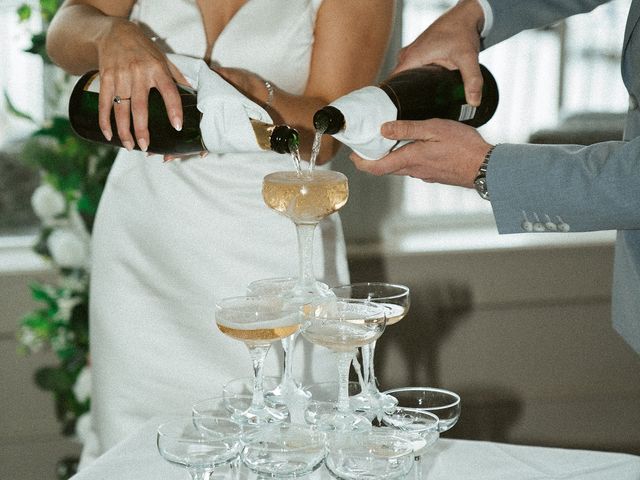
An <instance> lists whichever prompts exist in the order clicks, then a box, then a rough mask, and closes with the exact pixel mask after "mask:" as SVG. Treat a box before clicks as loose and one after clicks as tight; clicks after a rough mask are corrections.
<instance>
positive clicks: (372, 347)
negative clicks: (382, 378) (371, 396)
mask: <svg viewBox="0 0 640 480" xmlns="http://www.w3.org/2000/svg"><path fill="white" fill-rule="evenodd" d="M368 347H369V389H370V390H371V391H373V392H377V391H378V382H377V380H376V371H375V366H374V361H373V359H374V357H375V354H376V341H375V340H374V341H373V342H371V343H370V344H369V345H368Z"/></svg>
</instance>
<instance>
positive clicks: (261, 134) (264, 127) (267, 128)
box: [250, 118, 275, 150]
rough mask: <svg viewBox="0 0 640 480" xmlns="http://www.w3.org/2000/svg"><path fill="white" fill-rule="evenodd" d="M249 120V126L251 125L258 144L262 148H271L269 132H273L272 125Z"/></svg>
mask: <svg viewBox="0 0 640 480" xmlns="http://www.w3.org/2000/svg"><path fill="white" fill-rule="evenodd" d="M250 120H251V126H252V127H253V133H254V134H255V136H256V141H257V142H258V146H259V147H260V148H261V149H262V150H271V134H272V133H273V129H274V128H275V127H274V125H271V124H269V123H264V122H261V121H260V120H255V119H253V118H251V119H250Z"/></svg>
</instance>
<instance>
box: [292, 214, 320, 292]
mask: <svg viewBox="0 0 640 480" xmlns="http://www.w3.org/2000/svg"><path fill="white" fill-rule="evenodd" d="M316 225H317V223H296V233H297V235H298V255H299V262H300V268H299V274H298V285H299V286H300V287H302V288H304V290H305V291H308V289H309V287H312V286H315V282H316V277H315V275H314V273H313V234H314V232H315V229H316Z"/></svg>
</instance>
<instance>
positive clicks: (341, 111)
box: [313, 65, 498, 159]
mask: <svg viewBox="0 0 640 480" xmlns="http://www.w3.org/2000/svg"><path fill="white" fill-rule="evenodd" d="M480 70H481V73H482V78H483V80H484V85H483V88H482V102H481V103H480V105H479V106H478V107H472V106H471V105H469V104H467V103H466V100H465V93H464V84H463V81H462V76H461V75H460V71H459V70H447V69H446V68H444V67H441V66H439V65H426V66H424V67H420V68H414V69H411V70H405V71H403V72H400V73H398V74H396V75H394V76H392V77H390V78H388V79H387V80H385V81H383V82H382V83H381V84H380V85H379V86H377V87H365V88H362V89H360V90H356V91H355V92H351V93H349V94H347V95H345V96H343V97H341V98H339V99H338V100H336V101H334V102H332V103H331V104H330V105H328V106H326V107H324V108H322V109H320V110H318V111H317V112H316V114H315V115H314V117H313V123H314V126H315V128H316V130H317V131H320V132H323V133H326V134H329V135H334V136H335V137H336V139H338V140H339V141H341V142H342V143H344V144H345V145H347V146H349V147H351V148H353V149H354V150H355V151H356V152H358V153H361V154H363V156H364V157H365V158H369V159H375V158H380V157H381V156H383V155H384V154H386V153H387V152H388V151H389V150H390V149H391V148H392V147H394V146H395V142H393V141H390V140H387V141H385V140H384V139H383V138H382V137H381V136H380V126H381V125H382V123H384V122H388V121H392V120H427V119H431V118H443V119H449V120H455V121H459V122H462V123H466V124H468V125H471V126H472V127H479V126H481V125H484V124H485V123H486V122H488V121H489V120H490V119H491V117H492V116H493V114H494V113H495V111H496V109H497V107H498V85H497V83H496V80H495V78H494V77H493V75H492V74H491V72H490V71H489V70H488V69H487V68H486V67H485V66H484V65H480Z"/></svg>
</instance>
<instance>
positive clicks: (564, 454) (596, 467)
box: [72, 419, 640, 480]
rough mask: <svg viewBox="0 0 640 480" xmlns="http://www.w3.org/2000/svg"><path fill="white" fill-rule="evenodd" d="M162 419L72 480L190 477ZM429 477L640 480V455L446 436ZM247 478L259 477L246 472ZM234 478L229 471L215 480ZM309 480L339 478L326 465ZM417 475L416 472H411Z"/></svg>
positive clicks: (427, 469)
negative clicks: (168, 451) (163, 438)
mask: <svg viewBox="0 0 640 480" xmlns="http://www.w3.org/2000/svg"><path fill="white" fill-rule="evenodd" d="M160 423H162V420H161V419H154V420H152V421H149V422H147V423H146V424H145V425H144V426H143V427H142V428H140V429H139V430H138V431H136V432H135V433H133V434H132V435H131V436H130V437H129V438H127V439H125V440H123V441H122V442H121V443H119V444H118V445H116V446H115V447H113V448H112V449H111V450H109V451H108V452H106V453H105V454H104V455H102V456H101V457H100V458H98V459H97V460H96V461H95V462H93V463H92V464H91V465H89V466H88V467H86V468H85V469H83V470H82V471H80V472H79V473H78V474H76V475H75V476H73V477H72V480H188V478H189V476H188V474H187V472H186V471H185V470H184V469H182V468H180V467H177V466H174V465H172V464H170V463H169V462H167V461H165V460H164V459H163V458H162V457H160V454H159V453H158V451H157V450H156V428H157V425H159V424H160ZM423 461H424V480H560V479H561V480H578V479H579V480H640V457H639V456H635V455H628V454H622V453H609V452H598V451H588V450H570V449H560V448H543V447H530V446H522V445H510V444H502V443H493V442H480V441H471V440H448V439H444V438H441V439H440V440H438V442H437V443H436V444H435V445H434V446H433V447H432V449H431V450H430V452H429V453H428V454H426V455H425V457H424V460H423ZM241 477H242V478H246V479H255V478H256V476H255V475H253V474H249V473H248V472H246V471H243V472H241ZM213 478H216V479H222V478H229V474H228V473H226V472H223V471H221V472H219V475H214V476H212V479H213ZM304 478H305V480H328V479H331V478H333V477H331V475H330V474H329V473H328V472H327V470H326V469H325V467H324V466H322V467H320V469H318V470H317V471H316V472H314V473H313V474H312V475H309V476H307V477H304ZM410 478H411V475H410Z"/></svg>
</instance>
